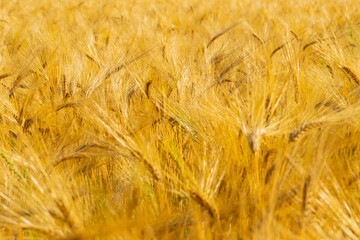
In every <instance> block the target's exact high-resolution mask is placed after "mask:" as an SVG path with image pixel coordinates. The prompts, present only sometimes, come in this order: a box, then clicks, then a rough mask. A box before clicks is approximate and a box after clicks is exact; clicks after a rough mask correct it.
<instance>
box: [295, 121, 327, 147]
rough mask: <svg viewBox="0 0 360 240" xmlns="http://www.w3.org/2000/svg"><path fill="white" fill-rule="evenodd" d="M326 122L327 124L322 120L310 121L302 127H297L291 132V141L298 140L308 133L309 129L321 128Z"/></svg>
mask: <svg viewBox="0 0 360 240" xmlns="http://www.w3.org/2000/svg"><path fill="white" fill-rule="evenodd" d="M324 124H325V122H323V121H320V122H310V123H307V124H304V125H301V126H300V127H298V128H296V129H295V130H294V131H292V132H291V133H290V136H289V142H294V141H296V140H297V139H299V138H300V137H301V136H304V135H305V134H306V132H308V131H309V130H311V129H313V128H319V127H321V126H322V125H324Z"/></svg>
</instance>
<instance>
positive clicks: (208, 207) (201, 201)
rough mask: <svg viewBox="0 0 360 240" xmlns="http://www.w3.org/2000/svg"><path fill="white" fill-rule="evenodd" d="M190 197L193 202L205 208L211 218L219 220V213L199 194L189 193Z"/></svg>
mask: <svg viewBox="0 0 360 240" xmlns="http://www.w3.org/2000/svg"><path fill="white" fill-rule="evenodd" d="M190 196H191V198H192V199H193V200H195V201H196V202H197V203H198V204H200V205H201V206H202V207H203V208H205V209H206V210H207V211H208V213H209V214H210V216H211V217H212V218H216V219H218V218H219V213H218V210H217V208H216V206H215V205H213V204H211V203H210V202H209V201H207V200H206V199H205V198H204V197H203V196H202V195H201V194H199V193H198V192H195V191H190Z"/></svg>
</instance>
